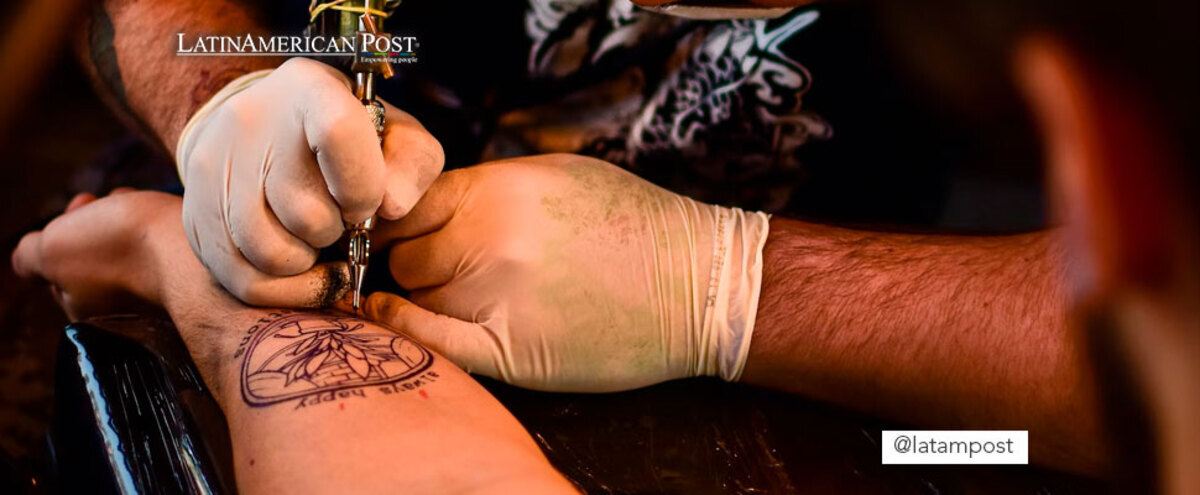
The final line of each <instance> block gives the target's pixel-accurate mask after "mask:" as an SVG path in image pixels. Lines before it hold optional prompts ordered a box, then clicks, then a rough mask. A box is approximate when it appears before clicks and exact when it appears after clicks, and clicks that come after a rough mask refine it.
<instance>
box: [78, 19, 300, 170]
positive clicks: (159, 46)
mask: <svg viewBox="0 0 1200 495" xmlns="http://www.w3.org/2000/svg"><path fill="white" fill-rule="evenodd" d="M259 17H261V16H259V15H256V12H255V9H254V8H252V7H251V6H249V5H247V4H244V3H242V2H238V1H233V0H212V1H206V0H181V1H174V2H137V1H133V0H105V1H103V2H101V3H100V4H98V5H96V7H95V8H94V9H93V11H92V15H91V18H90V19H89V21H88V22H87V23H85V26H84V27H85V29H84V33H83V36H82V40H81V41H82V43H81V45H82V46H81V47H80V55H81V57H80V58H81V60H82V62H83V65H84V66H85V69H86V70H87V72H89V73H90V75H91V76H92V79H93V80H94V82H95V83H96V86H98V88H99V90H100V92H101V94H102V97H103V98H104V99H106V100H107V103H108V104H109V105H110V106H111V107H113V109H114V110H115V111H116V112H117V114H118V115H119V116H120V117H121V118H122V119H123V120H125V121H126V123H127V124H128V125H130V127H133V128H136V129H138V130H140V131H142V132H143V134H145V135H147V136H148V137H150V138H151V139H150V140H151V141H155V142H157V143H159V144H161V145H162V147H163V148H165V149H166V150H167V151H173V150H174V147H175V144H176V141H178V138H179V133H180V132H181V131H182V130H183V126H184V125H185V124H186V123H187V120H188V118H190V117H191V115H192V113H194V112H195V111H196V109H198V108H199V107H200V106H201V105H203V104H204V103H205V102H207V101H208V100H209V99H210V98H211V97H212V96H213V95H214V94H215V93H216V92H217V91H219V90H220V89H221V88H222V87H224V86H225V84H227V83H229V82H230V81H232V80H234V79H236V78H237V77H239V76H241V75H243V74H246V73H249V72H252V71H256V70H260V69H268V68H272V67H275V66H277V65H279V63H281V62H282V61H283V59H282V58H278V57H274V58H271V57H181V56H178V55H177V54H176V53H175V50H176V45H177V41H176V40H177V39H178V38H177V36H178V34H179V33H183V34H184V35H185V36H196V35H201V34H204V35H208V34H219V33H228V34H255V35H259V34H265V33H266V32H267V30H266V28H265V27H264V26H263V25H262V23H261V22H259V21H258V20H257V18H259Z"/></svg>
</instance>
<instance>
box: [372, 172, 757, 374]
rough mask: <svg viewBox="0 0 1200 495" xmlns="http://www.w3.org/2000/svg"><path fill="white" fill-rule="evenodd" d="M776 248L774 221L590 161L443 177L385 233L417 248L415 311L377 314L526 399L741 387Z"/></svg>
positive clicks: (406, 276) (401, 246)
mask: <svg viewBox="0 0 1200 495" xmlns="http://www.w3.org/2000/svg"><path fill="white" fill-rule="evenodd" d="M766 233H767V216H766V215H764V214H762V213H749V212H744V211H742V210H738V209H730V208H722V207H719V206H713V205H708V204H703V203H699V202H696V201H693V200H691V199H688V198H685V197H682V196H679V195H676V194H673V193H671V192H669V191H666V190H663V189H660V188H658V187H655V186H654V185H652V184H650V183H647V182H645V181H643V180H642V179H640V178H638V177H636V176H634V175H633V174H630V173H628V172H625V171H623V170H621V169H619V168H617V167H615V166H613V165H611V164H608V163H605V162H602V161H599V160H595V159H591V158H585V157H580V156H574V155H548V156H539V157H529V158H521V159H515V160H509V161H505V162H498V163H493V164H488V165H481V166H477V167H472V168H467V169H461V170H455V171H452V172H448V173H446V174H443V175H442V176H441V177H440V178H439V179H438V180H437V181H436V182H434V185H433V186H432V187H431V188H430V189H429V191H428V192H427V193H426V195H425V196H424V197H423V198H422V199H421V201H420V202H418V203H417V206H416V207H415V208H414V209H413V211H412V212H411V213H410V214H409V216H408V217H406V218H405V219H403V220H401V221H399V222H396V223H390V224H384V225H381V226H380V227H379V228H378V234H379V236H380V237H384V238H391V237H398V238H401V239H402V240H401V241H399V242H397V243H396V244H395V245H394V247H392V249H391V257H390V264H391V269H392V274H393V276H394V277H395V278H396V281H397V282H398V283H399V284H400V285H401V286H403V287H405V288H407V289H411V290H412V291H413V292H412V296H411V297H412V301H413V302H415V303H416V304H415V305H414V304H412V303H409V302H408V301H405V300H403V299H401V298H399V297H397V296H394V295H390V294H382V293H378V294H375V295H372V296H371V298H370V299H369V300H368V301H367V304H366V306H365V307H366V311H367V314H368V315H369V316H371V317H373V318H375V319H377V320H380V321H383V322H387V323H389V324H391V325H392V326H394V327H397V328H404V329H406V331H408V332H410V333H411V334H412V335H413V336H414V337H416V338H417V339H418V340H421V341H422V342H423V343H425V344H426V345H428V346H430V347H432V348H434V349H436V350H437V351H438V352H441V353H442V354H445V355H446V356H447V357H449V358H450V359H452V360H454V361H455V362H456V363H457V364H458V365H460V366H463V367H466V368H468V369H469V370H471V371H475V372H478V373H482V374H485V375H489V376H492V377H496V378H499V379H502V380H505V381H508V382H510V383H514V384H517V385H521V386H525V387H531V388H537V389H542V390H572V391H595V392H598V391H611V390H620V389H628V388H634V387H640V386H644V385H649V384H653V383H657V382H661V381H665V380H670V379H674V378H683V377H689V376H697V375H715V376H720V377H722V378H725V379H727V380H736V379H737V378H738V376H739V375H740V374H741V370H742V367H743V365H744V363H745V360H746V355H747V352H748V349H749V346H750V336H751V332H752V331H753V328H754V316H755V313H756V310H757V305H758V294H759V284H760V280H761V274H762V247H763V243H764V242H765V240H766ZM380 240H381V241H384V240H386V239H380ZM431 311H432V312H431ZM434 312H436V313H440V315H439V314H435V313H434ZM447 316H449V317H447Z"/></svg>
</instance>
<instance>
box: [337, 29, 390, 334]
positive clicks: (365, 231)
mask: <svg viewBox="0 0 1200 495" xmlns="http://www.w3.org/2000/svg"><path fill="white" fill-rule="evenodd" d="M378 34H379V30H378V29H377V28H376V26H375V18H374V17H373V16H372V15H371V13H370V10H369V9H368V10H367V12H364V13H363V14H362V15H361V16H359V18H358V33H357V44H358V46H357V49H356V51H355V53H354V64H353V65H352V66H351V71H352V72H354V95H355V96H356V97H358V99H359V101H360V102H362V104H363V107H365V108H366V109H367V114H368V115H369V116H370V117H371V123H373V124H374V125H375V133H376V134H377V135H378V136H379V142H380V144H382V143H383V130H384V126H383V124H384V109H383V104H382V103H380V102H379V100H376V99H375V74H380V75H382V76H383V77H384V78H389V77H392V74H393V71H392V66H391V65H390V64H389V63H388V62H387V60H386V59H381V58H380V57H377V59H376V60H371V61H368V60H364V59H363V57H362V55H363V54H364V52H365V51H366V49H367V47H366V40H367V39H368V38H373V37H374V36H376V35H378ZM368 35H370V36H368ZM374 227H375V217H374V216H372V217H370V218H368V219H366V220H364V221H362V222H359V223H353V224H347V225H346V230H347V231H348V232H349V233H350V252H349V255H348V256H347V258H348V262H349V264H350V284H351V287H352V290H353V291H354V298H353V305H354V309H355V311H357V310H358V309H359V307H360V306H361V304H362V285H363V279H364V278H366V275H367V261H368V259H369V258H370V257H371V229H372V228H374Z"/></svg>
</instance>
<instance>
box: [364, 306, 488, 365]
mask: <svg viewBox="0 0 1200 495" xmlns="http://www.w3.org/2000/svg"><path fill="white" fill-rule="evenodd" d="M363 312H364V313H365V314H366V316H367V318H370V319H372V320H375V321H377V322H380V323H383V324H385V325H387V326H389V327H392V328H393V329H395V330H397V331H399V332H402V333H404V334H407V335H409V336H411V337H412V338H414V339H416V340H417V341H419V342H421V343H422V344H425V345H427V346H429V348H430V349H433V350H434V351H437V352H438V353H439V354H441V355H443V356H446V358H447V359H449V360H451V361H453V362H454V364H457V365H458V366H460V367H462V368H463V369H465V370H467V371H468V372H471V373H479V374H481V375H487V376H490V377H492V378H497V379H502V380H503V379H508V378H510V377H507V376H504V375H505V373H504V372H503V370H505V369H507V367H505V366H504V365H503V363H504V357H503V354H502V353H501V351H500V348H499V347H498V346H496V341H495V340H494V339H493V338H491V337H492V336H491V335H490V331H489V330H488V329H486V328H484V327H483V326H482V325H479V324H476V323H471V322H467V321H463V320H459V319H455V318H451V317H449V316H445V315H439V314H437V313H433V312H431V311H429V310H426V309H424V308H422V307H420V306H417V305H415V304H413V303H412V302H409V301H407V300H405V299H404V298H402V297H400V296H397V295H395V294H389V293H386V292H376V293H374V294H371V297H369V298H367V302H366V304H364V305H363Z"/></svg>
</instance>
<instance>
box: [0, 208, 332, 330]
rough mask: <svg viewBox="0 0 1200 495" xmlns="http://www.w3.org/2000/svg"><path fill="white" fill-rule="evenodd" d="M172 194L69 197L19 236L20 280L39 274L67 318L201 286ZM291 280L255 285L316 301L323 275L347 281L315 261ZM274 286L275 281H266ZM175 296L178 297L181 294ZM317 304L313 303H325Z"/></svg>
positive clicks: (152, 301) (15, 258) (159, 300)
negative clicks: (38, 227)
mask: <svg viewBox="0 0 1200 495" xmlns="http://www.w3.org/2000/svg"><path fill="white" fill-rule="evenodd" d="M181 201H182V200H181V199H180V198H179V197H178V196H173V195H170V194H166V193H160V192H152V191H133V190H130V189H119V190H116V191H114V192H113V194H111V195H109V196H107V197H104V198H100V199H96V198H95V197H93V196H91V195H87V194H81V195H79V196H76V197H75V199H73V200H72V201H71V204H70V205H68V207H67V210H66V211H65V212H64V213H63V214H62V215H61V216H59V217H58V218H56V219H54V221H52V222H50V223H49V224H48V225H46V228H45V230H42V231H40V232H31V233H29V234H27V235H25V237H24V238H22V239H21V242H20V244H19V245H18V246H17V249H16V251H14V252H13V255H12V264H13V270H14V271H15V272H16V273H17V275H18V276H21V277H26V278H29V277H38V278H42V279H45V280H46V281H47V282H49V283H50V284H52V286H53V287H54V291H55V295H56V297H57V298H58V300H59V304H60V305H62V307H63V309H64V310H65V311H66V313H67V316H69V317H70V318H72V319H76V320H77V319H80V318H86V317H88V316H95V315H99V314H110V313H114V312H121V311H129V310H133V309H141V308H144V307H145V306H146V305H147V304H149V305H154V306H162V305H164V304H165V303H166V301H165V300H164V299H165V298H166V297H168V296H169V295H170V294H184V293H187V292H185V291H166V290H165V288H166V287H167V286H168V285H170V284H184V283H187V284H189V285H195V284H198V283H199V284H208V285H211V282H209V281H211V280H212V279H211V277H210V275H209V273H208V272H207V271H206V270H205V269H204V267H203V266H202V265H201V264H200V263H199V261H198V260H196V258H195V257H194V256H193V255H192V253H191V249H190V248H189V247H188V244H187V238H186V237H185V236H184V234H183V228H182V225H181V224H180V221H179V204H180V202H181ZM322 267H323V268H322V269H321V270H313V271H310V272H308V273H306V274H304V275H303V276H302V277H304V279H303V280H300V282H303V284H302V285H299V286H297V285H295V284H296V283H297V280H296V279H287V280H283V279H279V280H276V281H274V282H270V283H268V284H266V285H264V286H262V287H261V290H266V291H271V290H280V287H277V286H276V285H280V286H282V285H283V284H287V288H288V290H295V289H296V288H297V287H299V288H301V289H303V290H306V291H307V293H308V294H309V297H310V298H312V299H313V300H314V301H316V300H317V299H319V298H322V297H328V294H329V293H328V292H327V291H326V290H325V288H326V287H328V286H330V285H331V284H330V282H329V281H330V280H343V281H344V280H346V279H347V277H348V274H347V273H346V268H345V263H329V264H325V265H322ZM272 284H276V285H272ZM180 297H181V296H180ZM328 302H329V301H318V303H314V304H313V305H326V304H327V303H328Z"/></svg>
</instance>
